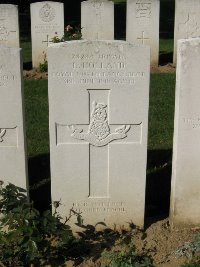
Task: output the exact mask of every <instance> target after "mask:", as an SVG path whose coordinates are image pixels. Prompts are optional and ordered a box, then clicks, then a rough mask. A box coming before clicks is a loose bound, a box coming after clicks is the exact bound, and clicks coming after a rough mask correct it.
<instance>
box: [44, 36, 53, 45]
mask: <svg viewBox="0 0 200 267" xmlns="http://www.w3.org/2000/svg"><path fill="white" fill-rule="evenodd" d="M42 43H46V44H47V47H48V46H49V43H53V41H50V40H49V35H48V34H47V39H46V40H45V41H42Z"/></svg>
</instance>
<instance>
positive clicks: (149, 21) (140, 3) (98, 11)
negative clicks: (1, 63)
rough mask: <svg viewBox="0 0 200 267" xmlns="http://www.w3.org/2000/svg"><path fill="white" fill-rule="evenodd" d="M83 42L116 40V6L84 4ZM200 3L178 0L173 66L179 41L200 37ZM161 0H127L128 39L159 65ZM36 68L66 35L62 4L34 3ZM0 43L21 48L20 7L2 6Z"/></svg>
mask: <svg viewBox="0 0 200 267" xmlns="http://www.w3.org/2000/svg"><path fill="white" fill-rule="evenodd" d="M81 10H82V11H81V25H82V34H83V39H89V40H90V39H91V40H100V39H101V40H113V39H114V3H113V2H111V1H108V0H88V1H83V2H82V3H81ZM199 11H200V0H190V1H188V0H176V16H175V36H174V63H175V62H176V51H177V48H176V44H177V40H178V39H183V38H189V37H198V36H199V35H200V20H199V15H198V14H199ZM159 12H160V1H159V0H148V1H146V0H127V38H126V40H127V41H128V42H131V43H134V44H145V45H149V46H150V47H151V64H152V65H158V56H159ZM31 33H32V62H33V67H36V68H37V67H38V66H39V64H40V63H43V61H44V58H45V56H46V55H45V54H46V50H47V46H48V44H49V43H50V42H52V38H53V37H55V35H56V36H58V37H59V38H61V37H62V36H63V34H64V11H63V4H62V3H58V2H38V3H33V4H31ZM0 43H3V44H5V45H9V46H17V47H19V27H18V10H17V6H13V5H0Z"/></svg>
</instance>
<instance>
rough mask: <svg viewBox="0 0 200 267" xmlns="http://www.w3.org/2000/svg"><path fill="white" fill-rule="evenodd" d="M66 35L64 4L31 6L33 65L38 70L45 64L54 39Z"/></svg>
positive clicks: (39, 3) (35, 4) (34, 4)
mask: <svg viewBox="0 0 200 267" xmlns="http://www.w3.org/2000/svg"><path fill="white" fill-rule="evenodd" d="M63 35H64V9H63V3H59V2H51V1H45V2H37V3H32V4H31V36H32V64H33V67H34V68H37V67H38V66H39V64H40V63H44V60H45V59H46V56H47V55H46V54H47V47H48V45H49V43H51V42H52V38H53V37H55V36H58V38H62V37H63Z"/></svg>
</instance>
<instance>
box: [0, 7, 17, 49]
mask: <svg viewBox="0 0 200 267" xmlns="http://www.w3.org/2000/svg"><path fill="white" fill-rule="evenodd" d="M0 44H2V45H6V46H10V47H19V20H18V6H15V5H10V4H0Z"/></svg>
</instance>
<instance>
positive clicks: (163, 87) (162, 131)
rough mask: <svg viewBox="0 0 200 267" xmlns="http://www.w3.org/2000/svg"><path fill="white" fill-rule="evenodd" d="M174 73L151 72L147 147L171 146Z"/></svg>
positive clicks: (154, 148) (164, 147) (161, 147)
mask: <svg viewBox="0 0 200 267" xmlns="http://www.w3.org/2000/svg"><path fill="white" fill-rule="evenodd" d="M174 101H175V73H162V74H152V75H151V83H150V104H149V137H148V148H149V149H151V150H156V149H169V148H172V140H173V127H174Z"/></svg>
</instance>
